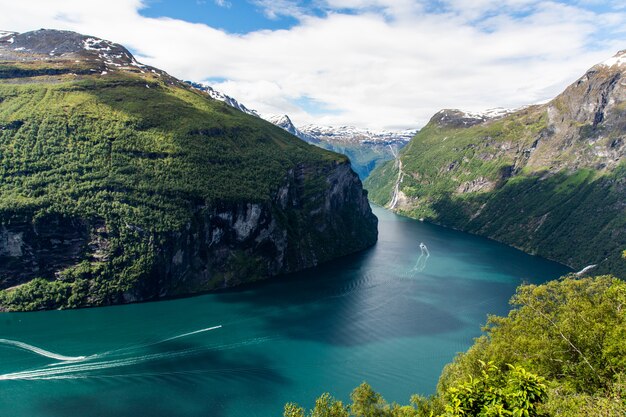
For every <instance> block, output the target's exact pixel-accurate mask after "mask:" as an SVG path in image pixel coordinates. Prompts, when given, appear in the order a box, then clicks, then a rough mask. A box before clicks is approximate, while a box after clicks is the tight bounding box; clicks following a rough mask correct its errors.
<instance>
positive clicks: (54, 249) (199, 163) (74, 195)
mask: <svg viewBox="0 0 626 417" xmlns="http://www.w3.org/2000/svg"><path fill="white" fill-rule="evenodd" d="M0 54H1V55H0V310H38V309H51V308H74V307H86V306H96V305H110V304H121V303H129V302H137V301H144V300H156V299H161V298H168V297H173V296H180V295H187V294H193V293H198V292H203V291H207V290H212V289H216V288H225V287H231V286H234V285H238V284H241V283H245V282H251V281H255V280H259V279H264V278H267V277H269V276H273V275H277V274H283V273H290V272H295V271H299V270H302V269H304V268H308V267H312V266H315V265H318V264H320V263H322V262H326V261H329V260H331V259H334V258H336V257H339V256H342V255H346V254H349V253H353V252H356V251H359V250H362V249H365V248H367V247H369V246H371V245H373V244H374V243H375V241H376V238H377V228H376V224H377V220H376V217H375V216H374V215H373V214H372V212H371V208H370V206H369V204H368V201H367V197H366V192H365V191H364V190H363V189H362V186H361V182H360V180H359V179H358V177H357V176H356V174H354V172H353V171H352V170H351V168H350V165H349V162H348V161H347V159H346V158H345V157H344V156H342V155H338V154H335V153H331V152H328V151H324V150H322V149H319V148H316V147H313V146H311V145H308V144H306V143H304V142H302V141H301V140H298V139H296V138H295V137H293V136H291V135H289V134H287V133H286V132H284V131H283V130H282V129H279V128H278V127H276V126H274V125H272V124H270V123H268V122H266V121H264V120H262V119H260V118H258V117H254V116H251V115H248V114H245V113H243V112H242V111H239V110H237V109H234V108H232V107H231V106H229V105H227V104H226V103H223V102H221V101H219V100H216V99H214V98H212V97H211V96H210V95H209V94H208V93H207V92H202V91H199V90H197V89H195V88H192V87H191V86H189V85H188V84H186V83H184V82H182V81H181V80H178V79H176V78H174V77H171V76H170V75H168V74H167V73H166V72H164V71H161V70H159V69H156V68H152V67H149V66H145V65H143V64H140V63H138V62H136V61H135V59H134V57H133V56H132V54H130V52H128V50H126V48H124V47H122V46H121V45H117V44H114V43H111V42H108V41H105V40H101V39H97V38H94V37H92V36H85V35H81V34H77V33H74V32H67V31H56V30H39V31H34V32H27V33H24V34H17V35H16V34H9V35H8V36H3V37H2V38H1V39H0Z"/></svg>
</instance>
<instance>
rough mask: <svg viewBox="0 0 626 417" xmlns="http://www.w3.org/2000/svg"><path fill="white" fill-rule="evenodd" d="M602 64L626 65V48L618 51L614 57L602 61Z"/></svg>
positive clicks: (611, 65)
mask: <svg viewBox="0 0 626 417" xmlns="http://www.w3.org/2000/svg"><path fill="white" fill-rule="evenodd" d="M600 65H604V66H607V67H613V66H615V65H617V66H618V67H621V66H622V65H626V50H623V51H620V52H618V53H617V54H615V55H614V56H613V57H611V58H609V59H607V60H606V61H604V62H602V63H601V64H600Z"/></svg>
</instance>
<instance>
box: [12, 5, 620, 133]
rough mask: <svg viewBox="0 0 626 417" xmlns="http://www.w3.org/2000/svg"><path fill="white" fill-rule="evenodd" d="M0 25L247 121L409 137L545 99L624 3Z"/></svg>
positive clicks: (127, 8) (278, 11)
mask: <svg viewBox="0 0 626 417" xmlns="http://www.w3.org/2000/svg"><path fill="white" fill-rule="evenodd" d="M0 10H2V13H1V14H0V29H4V30H15V31H21V32H24V31H28V30H33V29H38V28H41V27H47V28H56V29H66V30H74V31H77V32H81V33H85V34H89V35H93V36H98V37H101V38H104V39H108V40H111V41H114V42H118V43H121V44H123V45H125V46H127V47H128V48H129V49H131V50H132V51H133V52H134V53H135V55H136V57H137V59H139V60H140V61H142V62H144V63H146V64H150V65H153V66H156V67H158V68H161V69H163V70H165V71H167V72H169V73H170V74H172V75H174V76H176V77H178V78H181V79H187V80H193V81H206V82H208V83H210V84H212V85H213V87H214V88H216V89H218V90H220V91H222V92H224V93H226V94H228V95H231V96H232V97H235V98H236V99H238V100H239V101H240V102H242V103H244V104H245V105H246V106H247V107H249V108H253V109H256V110H258V111H259V112H260V113H261V114H265V115H271V114H288V115H289V116H290V117H291V119H292V120H293V121H294V123H296V125H302V124H306V123H316V124H327V125H355V126H359V127H367V128H374V129H378V128H387V129H404V128H407V129H410V128H418V127H420V126H423V125H424V124H425V123H426V122H427V121H428V120H429V118H430V117H431V116H432V115H433V114H434V113H436V112H437V111H438V110H440V109H442V108H459V109H462V110H467V111H472V112H476V111H481V110H485V109H489V108H494V107H507V108H516V107H519V106H522V105H527V104H532V103H536V102H541V101H546V100H548V99H550V98H553V97H554V96H555V95H556V94H558V93H559V92H561V91H562V90H563V89H564V88H565V87H566V86H567V85H568V84H570V83H572V82H574V81H575V80H576V79H577V78H578V77H580V76H581V75H583V74H584V72H585V71H586V70H587V69H589V68H590V67H591V66H593V65H594V64H596V63H598V62H602V61H604V60H606V59H608V58H609V57H611V56H612V55H613V54H615V53H616V52H617V51H619V50H622V49H626V0H606V1H600V0H569V1H565V0H432V1H431V0H177V1H174V0H89V1H84V0H62V1H50V0H20V1H15V0H0Z"/></svg>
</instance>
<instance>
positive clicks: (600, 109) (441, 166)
mask: <svg viewBox="0 0 626 417" xmlns="http://www.w3.org/2000/svg"><path fill="white" fill-rule="evenodd" d="M624 56H625V55H624V51H620V52H619V53H617V54H616V55H615V56H614V57H613V58H611V59H609V60H607V61H605V62H603V63H600V64H597V65H594V66H593V67H592V68H590V69H589V70H588V71H587V72H586V73H585V74H584V75H583V76H581V77H580V78H579V79H578V80H576V81H575V82H574V83H572V84H571V85H570V86H568V87H567V88H566V89H565V90H564V91H563V92H562V93H561V94H559V95H558V96H557V97H555V98H554V99H553V100H551V101H549V102H547V103H545V104H539V105H532V106H527V107H524V108H521V109H518V110H515V111H513V112H511V113H508V114H505V115H502V116H498V117H495V118H488V119H483V118H481V117H478V118H476V117H472V116H471V115H468V114H467V113H465V112H462V111H458V110H442V111H440V112H438V113H436V114H435V115H434V116H433V117H432V118H431V120H430V122H429V123H428V124H427V125H426V126H425V127H424V128H423V129H422V130H420V132H419V133H418V134H417V135H416V136H415V137H414V138H413V139H412V140H411V142H410V143H409V144H408V145H407V146H406V147H405V148H403V150H402V151H401V152H400V155H399V158H398V159H396V160H395V161H392V162H388V163H386V164H385V165H383V166H381V167H380V168H379V169H378V170H376V171H375V172H374V173H373V174H372V175H371V176H370V177H369V178H368V179H367V180H366V188H368V190H369V191H370V198H371V199H372V200H373V201H374V202H376V203H377V204H381V205H387V206H391V205H393V209H394V210H395V211H397V212H399V213H401V214H405V215H408V216H410V217H415V218H421V219H424V220H428V221H432V222H435V223H438V224H442V225H444V226H448V227H453V228H456V229H459V230H463V231H467V232H471V233H476V234H479V235H483V236H487V237H490V238H493V239H496V240H499V241H502V242H504V243H508V244H509V245H513V246H515V247H518V248H520V249H522V250H525V251H527V252H530V253H533V254H538V255H541V256H544V257H547V258H550V259H553V260H557V261H560V262H562V263H564V264H566V265H569V266H571V267H572V268H575V269H576V270H580V269H582V268H583V267H585V266H587V265H590V264H598V267H597V268H596V269H595V270H593V272H594V273H595V272H613V273H615V274H619V275H620V276H626V271H625V269H626V268H624V266H623V262H622V260H621V259H620V256H619V255H620V253H621V249H623V248H622V246H623V247H626V202H625V200H624V195H626V178H625V177H626V176H625V172H626V162H625V159H626V158H625V155H626V88H625V87H626V82H625V80H626V65H624V64H625V63H626V59H624ZM391 203H393V204H391Z"/></svg>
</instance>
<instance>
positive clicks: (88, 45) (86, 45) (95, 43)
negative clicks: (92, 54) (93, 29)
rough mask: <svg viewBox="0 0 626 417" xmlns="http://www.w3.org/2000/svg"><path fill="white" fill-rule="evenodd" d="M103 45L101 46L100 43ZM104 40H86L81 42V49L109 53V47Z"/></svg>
mask: <svg viewBox="0 0 626 417" xmlns="http://www.w3.org/2000/svg"><path fill="white" fill-rule="evenodd" d="M103 42H104V43H105V45H102V43H103ZM108 43H109V42H107V41H105V40H104V39H96V38H87V39H85V40H84V41H83V49H85V50H87V51H110V50H111V46H110V45H108Z"/></svg>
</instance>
